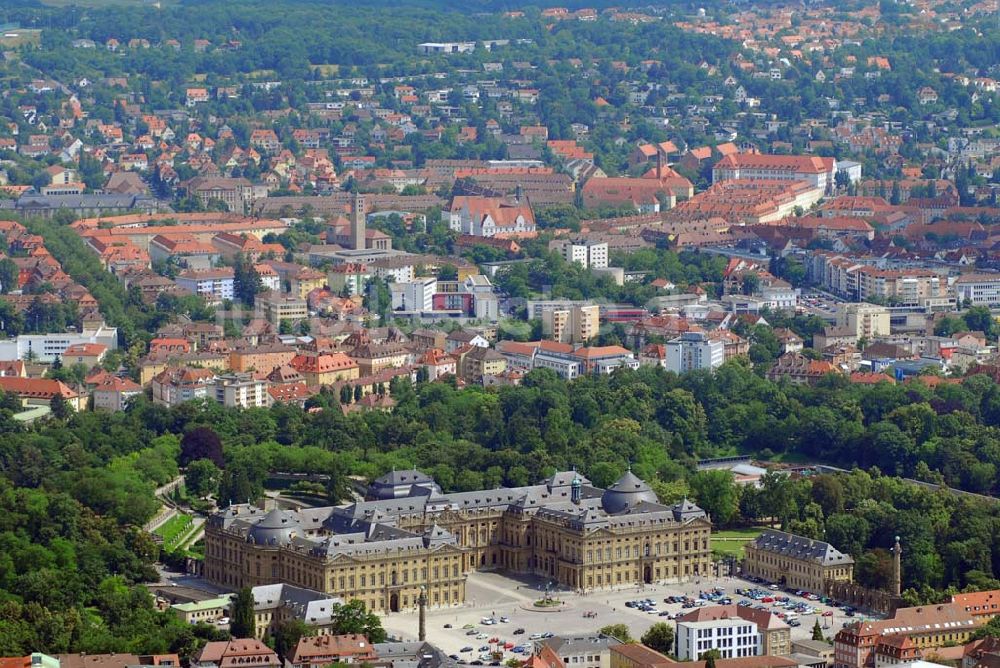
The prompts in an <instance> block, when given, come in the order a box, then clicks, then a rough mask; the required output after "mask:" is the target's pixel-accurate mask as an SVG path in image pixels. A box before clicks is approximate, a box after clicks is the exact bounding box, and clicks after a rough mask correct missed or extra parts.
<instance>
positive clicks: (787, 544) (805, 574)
mask: <svg viewBox="0 0 1000 668" xmlns="http://www.w3.org/2000/svg"><path fill="white" fill-rule="evenodd" d="M744 554H745V558H744V560H743V574H744V575H745V576H750V577H758V578H763V579H764V580H767V581H768V582H774V583H776V584H778V585H780V586H782V587H792V588H794V589H802V590H805V591H809V592H813V593H817V594H822V593H823V592H825V591H826V588H825V587H826V583H827V581H832V582H840V581H843V582H851V581H852V580H853V579H854V559H852V558H851V557H850V556H848V555H846V554H844V553H842V552H840V551H838V550H837V549H836V548H834V547H833V546H832V545H830V544H829V543H824V542H823V541H821V540H813V539H812V538H804V537H802V536H796V535H795V534H790V533H785V532H784V531H775V530H773V529H767V530H765V531H764V532H763V533H762V534H761V535H759V536H757V538H755V539H754V540H753V541H751V542H750V543H748V544H747V545H746V547H744Z"/></svg>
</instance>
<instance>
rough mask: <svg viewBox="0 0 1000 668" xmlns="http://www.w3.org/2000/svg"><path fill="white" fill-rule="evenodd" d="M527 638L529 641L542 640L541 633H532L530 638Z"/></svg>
mask: <svg viewBox="0 0 1000 668" xmlns="http://www.w3.org/2000/svg"><path fill="white" fill-rule="evenodd" d="M528 638H530V639H531V640H541V639H542V634H541V633H532V634H531V635H530V636H528Z"/></svg>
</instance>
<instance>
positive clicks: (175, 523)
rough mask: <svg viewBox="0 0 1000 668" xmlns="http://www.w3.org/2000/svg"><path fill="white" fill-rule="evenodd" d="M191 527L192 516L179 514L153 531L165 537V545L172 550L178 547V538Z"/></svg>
mask: <svg viewBox="0 0 1000 668" xmlns="http://www.w3.org/2000/svg"><path fill="white" fill-rule="evenodd" d="M190 527H191V516H190V515H184V514H179V515H174V516H173V517H171V518H170V519H169V520H167V521H166V522H164V523H163V524H162V525H160V527H159V528H157V529H156V530H154V531H153V533H155V534H156V535H157V536H160V537H161V538H162V539H163V547H165V548H166V549H167V550H168V551H170V550H172V549H174V547H176V542H177V540H178V539H179V538H181V536H182V535H184V534H186V533H187V531H188V530H189V529H190Z"/></svg>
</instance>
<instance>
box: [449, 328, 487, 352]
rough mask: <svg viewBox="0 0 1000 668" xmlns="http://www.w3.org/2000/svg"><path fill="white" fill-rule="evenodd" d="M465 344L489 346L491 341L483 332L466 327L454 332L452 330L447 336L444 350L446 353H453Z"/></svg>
mask: <svg viewBox="0 0 1000 668" xmlns="http://www.w3.org/2000/svg"><path fill="white" fill-rule="evenodd" d="M463 346H477V347H479V348H489V347H490V342H489V341H487V340H486V339H485V338H484V337H483V335H482V334H477V333H476V332H471V331H466V330H464V329H456V330H454V331H453V332H450V333H449V334H448V336H447V337H446V338H445V342H444V351H445V352H446V353H453V352H455V351H456V350H458V349H459V348H461V347H463Z"/></svg>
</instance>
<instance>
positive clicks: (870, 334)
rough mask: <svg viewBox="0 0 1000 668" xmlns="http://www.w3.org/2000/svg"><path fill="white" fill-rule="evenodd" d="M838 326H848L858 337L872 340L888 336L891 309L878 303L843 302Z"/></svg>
mask: <svg viewBox="0 0 1000 668" xmlns="http://www.w3.org/2000/svg"><path fill="white" fill-rule="evenodd" d="M837 327H842V328H846V329H847V330H848V331H850V332H851V333H852V334H853V335H854V336H855V338H857V339H862V338H864V339H867V340H868V341H871V340H872V339H874V338H875V337H879V336H888V335H889V333H890V331H889V330H890V328H889V309H888V308H886V307H884V306H878V305H877V304H866V303H863V302H862V303H860V304H843V305H841V307H840V310H839V311H838V312H837Z"/></svg>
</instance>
